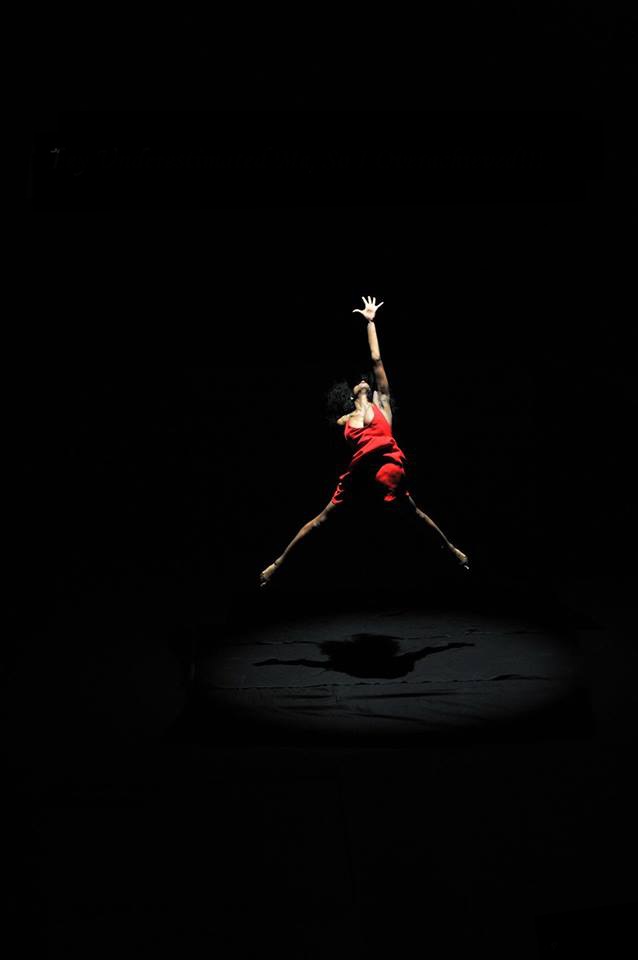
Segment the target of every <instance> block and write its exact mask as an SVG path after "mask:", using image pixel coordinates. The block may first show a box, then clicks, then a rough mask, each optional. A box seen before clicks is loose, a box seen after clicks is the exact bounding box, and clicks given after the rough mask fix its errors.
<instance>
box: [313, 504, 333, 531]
mask: <svg viewBox="0 0 638 960" xmlns="http://www.w3.org/2000/svg"><path fill="white" fill-rule="evenodd" d="M332 510H333V505H332V504H331V505H330V506H328V507H325V509H323V510H322V511H321V513H318V514H317V516H316V517H315V518H314V520H311V521H310V523H311V526H312V527H315V528H317V527H321V526H323V524H324V523H325V522H326V520H327V519H328V517H329V516H330V514H331V513H332Z"/></svg>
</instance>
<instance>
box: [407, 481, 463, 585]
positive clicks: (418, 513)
mask: <svg viewBox="0 0 638 960" xmlns="http://www.w3.org/2000/svg"><path fill="white" fill-rule="evenodd" d="M400 506H401V507H402V508H403V510H404V511H405V513H406V514H407V516H408V517H412V518H413V519H414V520H416V522H417V523H420V524H425V525H426V526H427V527H428V528H429V529H430V530H433V531H434V533H435V534H436V535H437V537H438V538H439V540H440V542H441V546H442V547H443V548H444V549H446V550H449V551H450V553H451V554H452V555H453V556H454V557H455V558H456V560H457V561H458V563H459V564H460V565H461V566H462V567H465V568H466V569H468V570H469V561H468V558H467V554H465V553H463V551H462V550H459V549H458V547H455V546H454V544H453V543H451V542H450V541H449V540H448V538H447V537H446V536H445V534H444V533H443V531H442V530H441V528H440V527H438V526H437V525H436V523H435V522H434V520H433V519H432V517H428V515H427V513H424V511H423V510H421V508H420V507H417V505H416V503H415V502H414V500H413V499H412V497H411V496H410V495H409V494H408V495H407V496H405V497H401V502H400Z"/></svg>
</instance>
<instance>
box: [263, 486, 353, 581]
mask: <svg viewBox="0 0 638 960" xmlns="http://www.w3.org/2000/svg"><path fill="white" fill-rule="evenodd" d="M336 506H337V504H336V503H332V502H331V503H329V504H328V506H327V507H324V509H323V510H322V511H321V513H318V514H317V516H316V517H313V518H312V520H309V521H308V522H307V523H304V525H303V527H301V528H300V529H299V530H298V531H297V533H296V534H295V536H294V537H293V538H292V540H291V541H290V543H289V544H288V546H287V547H286V549H285V550H284V552H283V553H282V554H281V555H280V556H279V557H277V559H276V560H275V561H273V563H271V564H270V565H269V566H268V567H266V568H265V570H262V571H261V573H260V574H259V581H260V584H259V585H260V586H261V587H265V586H266V585H267V584H268V582H269V581H270V578H271V577H272V576H273V574H274V573H276V571H277V570H279V568H280V567H281V565H282V563H283V562H284V561H285V560H286V559H287V558H288V555H289V554H290V551H291V550H292V549H293V547H296V545H297V544H298V543H299V542H300V541H301V540H303V538H304V537H307V536H308V534H309V533H312V531H313V530H318V529H319V527H321V526H322V524H324V523H325V522H326V520H327V519H328V517H329V515H330V514H331V513H332V511H333V510H334V509H335V507H336Z"/></svg>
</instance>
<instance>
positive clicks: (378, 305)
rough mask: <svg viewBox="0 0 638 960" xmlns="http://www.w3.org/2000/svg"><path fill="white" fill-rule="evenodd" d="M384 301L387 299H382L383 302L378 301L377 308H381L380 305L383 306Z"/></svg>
mask: <svg viewBox="0 0 638 960" xmlns="http://www.w3.org/2000/svg"><path fill="white" fill-rule="evenodd" d="M384 303H385V300H382V301H381V303H378V304H377V310H378V309H379V307H382V306H383V304H384Z"/></svg>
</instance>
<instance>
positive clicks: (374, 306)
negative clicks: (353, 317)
mask: <svg viewBox="0 0 638 960" xmlns="http://www.w3.org/2000/svg"><path fill="white" fill-rule="evenodd" d="M361 299H362V300H363V304H364V309H363V310H360V309H357V310H353V311H352V312H353V313H360V314H362V315H363V316H364V317H365V318H366V320H374V316H375V314H376V312H377V310H378V309H379V307H382V306H383V300H382V301H381V303H377V298H376V297H361Z"/></svg>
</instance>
